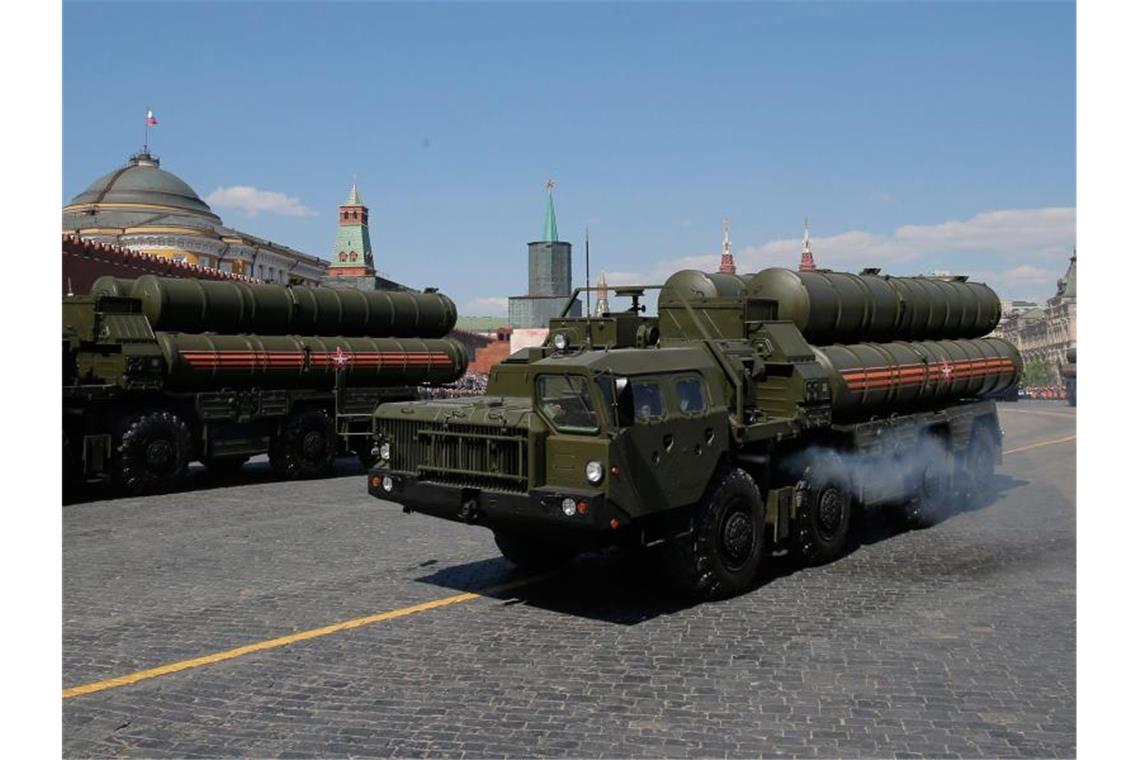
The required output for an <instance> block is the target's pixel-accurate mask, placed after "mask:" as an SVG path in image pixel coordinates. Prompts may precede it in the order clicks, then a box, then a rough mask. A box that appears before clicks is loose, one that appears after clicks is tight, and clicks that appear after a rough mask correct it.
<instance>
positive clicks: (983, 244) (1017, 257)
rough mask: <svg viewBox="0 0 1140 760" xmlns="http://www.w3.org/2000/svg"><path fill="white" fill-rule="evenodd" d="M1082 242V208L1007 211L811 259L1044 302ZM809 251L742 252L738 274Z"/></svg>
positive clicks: (847, 237)
mask: <svg viewBox="0 0 1140 760" xmlns="http://www.w3.org/2000/svg"><path fill="white" fill-rule="evenodd" d="M1075 240H1076V209H1075V208H1037V209H1006V210H998V211H985V212H982V213H980V214H976V215H975V216H972V217H970V218H969V219H965V220H949V221H945V222H939V223H937V224H907V225H903V226H901V227H899V228H898V229H896V230H894V231H893V232H891V233H887V234H881V233H872V232H866V231H864V230H847V231H845V232H840V233H837V234H835V235H828V236H823V237H819V236H813V237H812V251H813V252H814V254H815V261H816V264H817V265H818V266H820V267H826V268H829V269H836V270H846V271H855V272H858V271H860V270H861V269H863V268H864V267H880V268H882V269H883V271H884V272H886V273H888V274H897V275H903V274H919V273H923V272H931V271H935V270H948V271H952V272H955V273H959V274H969V275H970V276H971V278H972V279H974V280H982V281H986V282H989V283H990V284H991V285H993V286H994V287H995V288H997V289H998V292H999V293H1001V294H1002V295H1003V297H1005V295H1006V293H1009V294H1010V295H1011V296H1016V297H1025V296H1027V295H1032V294H1037V295H1039V296H1042V297H1043V296H1044V295H1050V294H1051V293H1052V284H1053V283H1054V282H1055V281H1056V279H1057V278H1058V277H1060V276H1061V275H1062V274H1063V273H1064V270H1065V267H1066V266H1067V265H1068V258H1069V255H1070V254H1071V250H1072V246H1073V243H1074V242H1075ZM802 244H803V241H802V240H801V239H800V238H783V239H778V240H769V241H767V242H764V243H761V244H759V245H750V246H740V247H738V248H737V250H736V267H737V271H739V272H742V273H744V272H756V271H759V270H761V269H765V268H767V267H791V268H794V267H796V266H798V265H799V261H800V250H801V248H802ZM719 265H720V253H719V251H718V252H709V253H698V254H694V255H691V256H683V257H681V258H676V259H668V260H663V261H658V262H654V263H653V264H651V265H650V267H649V268H648V269H647V270H646V271H643V272H614V273H609V272H607V273H606V280H607V282H609V283H610V284H611V285H614V284H622V283H629V284H634V283H638V284H645V283H661V282H663V281H664V280H665V279H666V278H667V277H668V276H669V275H670V274H672V273H673V272H676V271H677V270H679V269H700V270H702V271H705V272H712V271H716V268H717V267H718V266H719ZM1046 291H1048V292H1046Z"/></svg>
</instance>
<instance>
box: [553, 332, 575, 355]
mask: <svg viewBox="0 0 1140 760" xmlns="http://www.w3.org/2000/svg"><path fill="white" fill-rule="evenodd" d="M550 342H551V343H553V344H554V350H555V351H565V350H566V347H567V346H568V345H570V341H568V340H567V339H566V334H565V333H554V338H553V339H552V340H551V341H550Z"/></svg>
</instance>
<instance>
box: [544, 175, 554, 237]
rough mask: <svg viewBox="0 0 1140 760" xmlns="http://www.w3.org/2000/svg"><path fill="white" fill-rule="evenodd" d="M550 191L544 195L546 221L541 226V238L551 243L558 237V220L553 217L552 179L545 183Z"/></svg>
mask: <svg viewBox="0 0 1140 760" xmlns="http://www.w3.org/2000/svg"><path fill="white" fill-rule="evenodd" d="M546 188H547V189H548V190H549V191H550V193H549V194H548V195H547V196H546V223H545V224H544V225H543V226H542V239H543V241H544V242H547V243H553V242H554V241H555V240H557V239H558V222H557V220H555V218H554V180H550V181H548V182H547V183H546Z"/></svg>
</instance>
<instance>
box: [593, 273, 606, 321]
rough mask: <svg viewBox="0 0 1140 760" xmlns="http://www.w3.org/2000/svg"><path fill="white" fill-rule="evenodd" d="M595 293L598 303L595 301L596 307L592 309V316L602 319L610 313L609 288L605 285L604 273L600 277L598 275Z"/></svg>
mask: <svg viewBox="0 0 1140 760" xmlns="http://www.w3.org/2000/svg"><path fill="white" fill-rule="evenodd" d="M597 292H598V301H597V306H595V307H594V316H595V317H604V316H605V315H606V314H609V313H610V299H609V288H608V286H607V285H606V273H605V271H603V272H602V273H601V274H600V275H598V286H597Z"/></svg>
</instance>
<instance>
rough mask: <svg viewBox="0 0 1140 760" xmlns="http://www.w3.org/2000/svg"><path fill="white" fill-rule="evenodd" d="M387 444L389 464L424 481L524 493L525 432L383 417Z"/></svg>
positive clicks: (525, 464) (485, 426) (525, 477)
mask: <svg viewBox="0 0 1140 760" xmlns="http://www.w3.org/2000/svg"><path fill="white" fill-rule="evenodd" d="M381 432H383V433H384V434H385V435H386V436H387V438H388V441H389V442H390V443H391V445H392V464H391V468H392V469H393V470H395V471H396V472H412V473H415V474H416V475H417V476H418V477H419V478H420V479H421V480H423V481H427V482H436V483H446V484H448V485H456V486H463V487H465V488H483V489H488V490H492V491H509V492H514V493H525V492H526V489H527V440H526V431H522V430H520V431H508V432H506V433H504V432H503V429H502V428H499V427H495V426H492V425H454V424H452V425H448V426H446V427H444V425H443V423H439V422H423V421H419V420H384V422H383V423H382V425H381Z"/></svg>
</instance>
